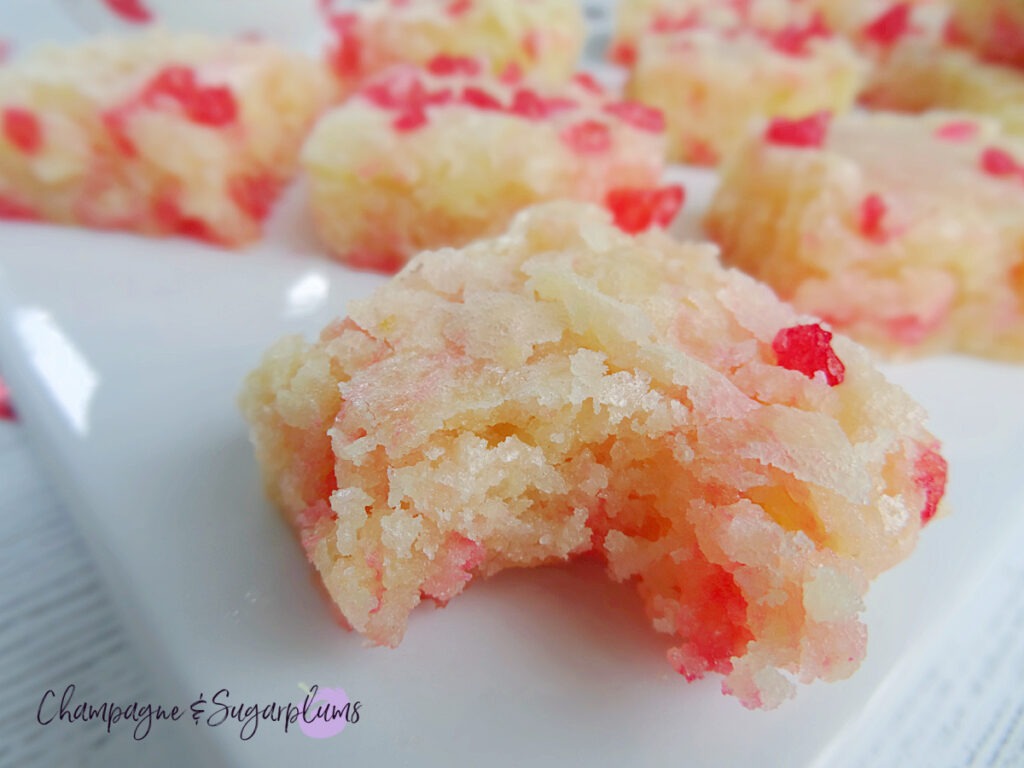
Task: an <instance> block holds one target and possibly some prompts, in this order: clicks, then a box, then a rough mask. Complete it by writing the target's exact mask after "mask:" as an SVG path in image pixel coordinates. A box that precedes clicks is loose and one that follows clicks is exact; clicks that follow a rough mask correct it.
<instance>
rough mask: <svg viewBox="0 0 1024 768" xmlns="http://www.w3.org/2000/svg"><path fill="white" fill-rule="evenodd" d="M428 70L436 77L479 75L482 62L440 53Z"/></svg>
mask: <svg viewBox="0 0 1024 768" xmlns="http://www.w3.org/2000/svg"><path fill="white" fill-rule="evenodd" d="M427 70H428V71H429V72H430V73H431V74H434V75H438V76H440V77H446V76H448V75H479V74H480V62H479V61H477V60H476V59H474V58H470V57H469V56H449V55H448V54H446V53H439V54H438V55H437V56H435V57H434V58H432V59H431V60H430V61H429V62H428V63H427Z"/></svg>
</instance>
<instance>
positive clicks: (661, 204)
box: [604, 184, 686, 234]
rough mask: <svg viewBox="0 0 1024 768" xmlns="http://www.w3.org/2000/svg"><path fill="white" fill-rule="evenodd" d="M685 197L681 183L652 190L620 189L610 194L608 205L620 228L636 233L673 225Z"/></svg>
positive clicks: (606, 200)
mask: <svg viewBox="0 0 1024 768" xmlns="http://www.w3.org/2000/svg"><path fill="white" fill-rule="evenodd" d="M685 197H686V193H685V190H684V189H683V187H682V186H680V185H679V184H672V185H669V186H666V187H661V188H658V187H653V188H650V189H637V188H626V187H620V188H618V189H613V190H611V191H610V192H609V193H608V195H607V196H606V197H605V201H604V204H605V207H606V208H608V210H610V211H611V212H612V216H613V218H614V219H615V224H616V226H617V227H618V228H619V229H621V230H622V231H623V232H628V233H629V234H636V233H638V232H643V231H644V230H646V229H649V228H651V227H667V226H668V225H669V224H671V223H672V221H673V220H674V219H675V217H676V214H678V213H679V209H680V208H681V207H682V205H683V200H684V199H685Z"/></svg>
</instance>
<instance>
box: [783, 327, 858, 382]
mask: <svg viewBox="0 0 1024 768" xmlns="http://www.w3.org/2000/svg"><path fill="white" fill-rule="evenodd" d="M772 349H773V350H774V351H775V357H776V359H777V360H778V362H779V365H781V366H782V367H783V368H786V369H788V370H790V371H799V372H800V373H802V374H803V375H804V376H806V377H807V378H809V379H813V378H814V375H815V374H816V373H818V371H822V372H824V374H825V381H826V382H828V385H829V386H830V387H834V386H836V385H837V384H842V383H843V379H844V378H845V376H846V366H844V365H843V361H842V360H840V359H839V356H838V355H836V353H835V350H833V349H832V333H831V332H830V331H826V330H825V329H824V328H822V327H821V326H820V325H818V324H817V323H811V324H808V325H795V326H793V327H791V328H783V329H782V330H781V331H779V332H778V333H777V334H776V335H775V340H774V341H772Z"/></svg>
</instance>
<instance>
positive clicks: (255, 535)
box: [0, 172, 1024, 768]
mask: <svg viewBox="0 0 1024 768" xmlns="http://www.w3.org/2000/svg"><path fill="white" fill-rule="evenodd" d="M687 174H688V172H682V175H683V176H684V177H686V176H687ZM689 181H690V182H691V184H690V187H691V196H690V197H691V199H690V202H689V203H688V205H689V206H690V207H691V218H692V214H693V213H694V212H696V211H697V210H699V209H700V207H701V205H702V204H703V203H705V202H706V200H707V194H708V190H709V184H708V177H707V176H706V175H704V176H693V177H690V178H689ZM297 195H298V192H297V191H293V194H292V199H291V200H290V201H289V202H288V203H287V204H286V205H284V206H283V207H282V208H281V209H280V210H279V211H278V215H277V217H276V220H275V224H274V227H273V228H272V232H271V235H270V237H269V238H268V240H267V241H266V242H265V243H263V244H262V245H261V246H260V247H259V248H257V249H254V250H253V251H250V252H246V253H225V252H223V251H219V250H216V249H213V248H208V247H205V246H202V245H199V244H194V243H191V242H188V241H184V240H163V241H159V240H147V239H141V238H137V237H133V236H130V235H117V234H100V233H94V232H86V231H81V230H75V229H63V228H56V227H47V226H34V225H16V224H5V225H0V242H2V244H3V245H2V255H0V367H2V368H3V370H4V372H5V374H6V376H7V377H8V379H9V382H10V385H11V387H12V390H13V392H14V396H15V399H16V402H17V403H18V408H19V411H20V413H21V414H22V415H23V417H24V420H25V423H26V425H27V427H28V429H29V431H30V433H31V435H32V437H33V438H34V439H35V441H36V442H37V445H38V447H39V449H40V451H41V453H42V454H43V455H44V456H45V458H46V459H47V460H48V461H49V462H50V464H51V469H52V472H53V477H54V478H55V480H56V481H57V482H58V483H59V485H60V487H61V488H62V490H63V492H64V496H65V499H66V500H67V501H68V502H69V505H70V507H71V509H72V510H73V512H74V514H75V515H76V518H77V521H78V523H79V525H80V527H81V529H82V531H83V533H84V534H85V536H86V538H87V539H88V540H89V542H90V543H91V545H92V548H93V552H94V553H95V555H96V557H97V560H98V561H99V564H100V566H101V568H102V569H103V570H104V572H105V575H106V577H107V578H108V580H109V583H110V585H111V588H112V590H113V592H114V593H115V595H116V597H117V598H118V601H119V603H120V605H121V607H122V609H123V614H124V617H125V619H126V623H127V625H128V626H129V628H130V630H131V631H132V632H133V633H134V635H135V637H136V640H137V641H138V642H139V644H140V647H141V648H142V649H143V651H144V654H145V657H146V658H148V659H149V660H150V661H151V663H152V664H153V667H154V669H156V670H157V671H158V672H159V673H160V674H161V675H162V678H163V681H164V688H163V695H164V696H165V697H166V698H165V699H164V700H163V702H162V703H164V704H166V705H168V706H170V705H173V704H177V705H179V706H185V707H186V708H187V705H188V704H190V703H191V702H192V701H193V700H194V699H195V698H197V697H198V696H199V694H200V693H203V694H205V696H206V697H207V699H209V697H210V696H211V695H212V693H213V692H215V691H216V690H217V689H220V688H228V689H230V692H231V697H230V698H231V701H232V702H233V703H238V702H241V701H244V702H245V703H253V702H257V703H260V704H269V703H272V702H278V703H285V702H300V701H301V700H302V698H303V694H302V692H301V690H300V688H299V684H300V683H304V684H306V685H309V684H312V683H318V684H320V685H321V686H328V687H341V688H344V690H345V691H346V692H347V693H348V695H349V697H350V698H351V699H358V700H359V701H360V702H361V703H362V706H361V709H360V712H361V718H360V721H359V722H358V723H357V724H354V725H350V726H349V727H348V728H346V729H345V731H344V732H342V733H341V734H339V735H337V736H335V737H333V738H329V739H323V740H314V739H311V738H308V737H306V736H305V735H303V734H302V733H301V732H299V731H296V730H295V728H294V727H293V728H292V729H291V731H290V732H289V733H287V734H286V733H284V731H283V728H282V727H281V725H280V724H279V723H273V722H264V723H262V724H261V725H260V726H259V729H258V731H257V733H256V735H255V737H254V738H252V739H251V740H248V741H242V740H241V739H240V738H239V733H240V728H239V727H238V726H237V725H236V726H231V725H227V724H225V725H221V726H219V727H208V726H205V725H203V726H195V725H193V724H192V723H191V721H190V719H189V716H188V715H186V718H185V720H183V721H180V722H176V723H166V722H164V723H157V724H155V725H154V727H156V728H170V729H173V730H174V732H175V733H180V734H181V735H182V736H184V735H186V734H189V735H191V736H194V737H197V738H198V739H200V741H201V742H202V744H203V748H204V749H205V750H206V754H208V755H210V757H211V760H213V759H214V758H217V759H219V761H222V762H223V763H225V764H227V765H232V766H242V765H245V766H280V765H284V764H298V761H300V760H301V761H307V760H308V761H310V764H313V763H312V761H314V760H330V761H331V763H330V764H333V765H338V764H350V765H368V764H373V765H418V766H433V765H437V766H442V765H443V766H450V765H452V764H456V765H476V764H483V762H484V761H485V760H486V761H488V762H489V763H492V764H497V765H509V766H513V765H524V764H530V765H559V764H577V763H581V764H586V765H588V766H604V765H608V766H613V765H624V764H627V763H628V764H633V765H660V764H669V763H672V764H684V765H687V766H690V767H691V768H693V767H695V766H712V765H714V766H721V765H746V764H751V765H754V764H756V765H759V766H766V767H769V766H803V765H810V764H812V763H813V762H814V761H815V759H816V758H817V757H819V756H820V755H821V754H822V752H823V750H824V749H826V747H827V746H828V744H829V743H830V742H832V741H833V739H834V738H835V737H836V736H837V734H838V733H839V732H840V731H841V730H842V729H843V728H844V727H849V726H850V725H851V724H852V723H854V722H855V721H856V718H857V717H858V716H859V715H860V714H861V713H862V712H863V711H864V710H865V708H866V707H868V706H870V701H871V697H872V696H873V695H875V694H876V693H878V692H879V691H882V690H884V684H885V683H886V681H887V679H891V678H892V676H893V675H898V674H899V669H900V662H901V659H904V658H905V656H906V654H908V653H913V652H914V651H915V649H916V648H919V647H920V645H921V643H922V641H923V639H924V638H925V637H926V636H927V634H928V633H929V632H930V631H931V630H932V629H933V628H934V626H935V625H936V623H937V622H938V621H939V620H940V619H941V618H942V617H943V616H945V615H946V614H947V613H948V611H949V610H950V608H951V606H952V605H953V604H955V603H956V602H957V601H958V600H959V599H962V598H963V597H964V596H965V595H968V594H969V589H970V587H971V585H972V584H973V583H974V581H975V580H976V578H978V577H979V576H980V575H981V573H982V571H983V568H984V565H985V563H986V562H987V560H988V559H989V557H990V556H991V555H992V554H993V553H994V552H996V551H997V548H998V546H999V542H1000V541H1002V540H1003V538H1004V536H1005V534H1006V533H1007V531H1008V529H1009V528H1010V527H1011V526H1013V525H1015V520H1016V517H1017V515H1016V514H1015V513H1017V512H1019V511H1020V510H1021V509H1022V508H1024V505H1022V504H1021V496H1022V493H1021V492H1022V490H1024V479H1022V478H1021V477H1020V474H1019V463H1020V462H1019V457H1020V456H1021V455H1022V450H1024V411H1022V409H1021V406H1020V393H1021V392H1022V391H1024V369H1022V368H1012V367H1006V366H1000V365H995V364H990V363H984V362H979V361H974V360H967V359H960V358H946V359H939V360H933V361H929V362H922V363H917V364H914V365H908V366H901V367H898V368H892V369H891V372H892V374H893V375H894V377H895V378H896V379H897V380H898V381H900V382H901V383H903V384H904V385H905V386H906V387H907V388H908V389H910V391H911V392H912V393H913V394H915V395H916V396H917V397H918V398H919V399H920V400H921V401H923V402H924V403H925V405H927V406H928V407H929V408H930V410H931V412H932V414H933V426H934V428H935V431H936V432H937V433H938V435H939V436H940V437H942V438H944V439H945V441H946V453H947V456H948V458H949V460H950V464H951V467H952V469H951V483H952V484H951V495H952V501H953V506H954V507H955V508H956V513H955V515H953V516H952V517H950V518H948V519H944V520H939V521H936V522H935V523H934V524H933V525H932V526H930V527H929V528H928V529H927V531H926V533H925V535H924V536H923V539H922V542H921V545H920V547H919V549H918V551H917V553H916V554H915V555H914V556H913V557H912V558H911V559H910V560H909V561H908V562H907V563H905V564H904V565H902V566H900V567H898V568H897V569H895V570H894V571H892V572H890V573H889V574H886V575H885V576H883V577H882V578H881V579H880V580H879V581H878V582H877V583H876V585H875V586H874V588H873V589H872V592H871V594H870V596H869V611H868V622H869V626H870V633H871V639H870V647H869V653H868V659H867V661H866V663H865V664H864V666H863V667H862V669H861V670H860V671H859V672H858V673H857V674H856V675H855V676H854V677H853V678H851V679H850V680H848V681H845V682H842V683H838V684H834V685H816V686H812V687H810V688H805V689H803V690H801V692H800V695H799V697H798V698H797V700H796V701H794V702H792V703H790V704H787V705H785V706H783V707H782V708H781V709H779V710H777V711H774V712H748V711H746V710H744V709H742V708H741V707H740V706H739V704H737V703H736V701H735V700H733V699H732V698H728V697H724V696H722V695H721V694H720V693H719V691H718V684H719V681H718V680H717V679H713V678H712V679H708V680H705V681H702V682H700V683H697V684H693V685H688V684H686V682H685V681H684V680H683V679H682V678H681V677H679V676H678V675H676V674H675V673H673V672H672V671H671V669H670V668H669V666H668V664H667V662H666V661H665V658H664V649H665V648H666V647H667V645H668V642H667V640H666V639H665V638H663V637H661V636H658V635H656V634H655V633H654V632H653V631H652V630H651V629H650V628H649V627H648V623H647V621H646V620H645V618H644V616H643V613H642V610H641V608H640V606H639V603H638V601H637V600H636V599H635V597H634V595H633V594H632V591H631V590H630V589H629V588H628V587H626V586H621V585H612V584H609V583H607V581H606V580H605V579H604V577H603V575H602V574H601V573H600V571H599V570H598V569H596V568H595V567H592V566H589V567H588V566H582V567H571V568H549V569H542V570H536V571H532V572H526V571H524V572H507V573H504V574H501V575H499V576H498V577H496V578H494V579H492V580H490V581H489V582H484V583H480V584H477V585H474V586H473V587H472V588H471V589H469V590H468V591H467V593H466V594H464V595H462V596H460V597H459V598H457V599H456V600H454V601H453V602H452V603H451V605H449V606H448V607H447V608H445V609H443V610H437V609H432V608H429V607H423V608H420V609H418V610H417V611H416V612H415V614H414V615H413V617H412V620H411V623H410V628H409V632H408V634H407V636H406V638H405V640H404V642H403V644H402V646H401V647H400V648H399V649H397V650H387V649H380V648H366V647H363V645H362V643H361V642H360V639H359V638H358V637H357V636H356V635H353V634H349V633H346V632H345V631H343V630H341V629H339V627H338V626H336V625H335V623H334V622H333V620H332V618H331V613H330V610H329V609H328V605H327V603H326V601H325V600H324V599H323V598H322V597H321V595H320V593H319V592H318V591H317V589H316V588H315V586H314V583H313V578H312V574H311V571H310V569H309V568H308V566H307V565H306V563H305V561H304V558H303V555H302V552H301V549H300V547H299V546H298V544H297V543H296V542H295V541H294V540H293V537H292V535H291V534H290V532H289V531H288V530H287V528H286V526H285V525H284V524H283V523H282V522H281V521H280V520H279V519H278V517H277V516H276V514H275V512H274V510H273V509H271V507H270V506H269V505H268V504H267V502H266V501H265V500H264V499H263V496H262V492H261V488H260V482H259V479H258V476H257V469H256V466H255V463H254V461H253V458H252V454H251V451H250V447H249V444H248V441H247V437H246V426H245V424H244V423H243V422H242V420H241V418H240V417H239V415H238V412H237V410H236V408H235V405H234V398H235V395H236V393H237V390H238V387H239V382H240V381H241V379H242V377H243V375H244V374H245V373H246V372H247V371H248V370H249V369H250V368H251V367H252V366H253V365H254V364H255V363H256V362H257V360H258V358H259V355H260V353H261V352H262V350H263V349H264V348H265V347H266V346H267V345H268V344H269V343H270V342H271V341H273V340H274V339H275V338H277V337H278V336H280V335H282V334H283V333H286V332H300V333H306V334H312V333H314V332H316V331H317V330H318V329H319V328H320V327H321V326H322V325H323V324H325V323H326V322H327V321H328V320H329V319H331V318H333V317H335V316H337V315H339V314H341V313H343V312H344V308H345V303H346V301H347V300H349V299H350V298H352V297H356V296H362V295H364V294H366V293H367V292H368V291H370V290H371V289H372V287H373V286H375V285H376V284H379V283H380V282H381V280H382V278H380V277H377V276H373V275H368V274H365V273H355V272H350V271H347V270H345V269H343V268H341V267H337V266H334V265H332V264H329V263H327V262H325V261H324V260H322V259H321V258H320V257H319V256H318V255H317V253H316V248H315V246H314V245H313V244H312V243H309V242H307V241H305V240H304V239H303V235H302V233H303V232H304V231H305V229H304V227H303V226H302V223H303V219H302V216H301V214H299V213H298V210H297V207H298V202H299V201H297V200H296V199H295V198H296V196H297ZM69 682H71V681H69ZM115 727H116V726H115Z"/></svg>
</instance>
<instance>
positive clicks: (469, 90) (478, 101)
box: [461, 85, 504, 111]
mask: <svg viewBox="0 0 1024 768" xmlns="http://www.w3.org/2000/svg"><path fill="white" fill-rule="evenodd" d="M461 101H462V102H463V103H465V104H469V105H470V106H473V107H476V108H477V109H484V110H494V111H496V110H501V109H503V108H504V106H503V105H502V103H501V102H500V101H499V100H498V99H497V98H496V97H494V96H492V95H491V94H489V93H488V92H487V91H485V90H484V89H483V88H477V87H476V86H474V85H467V86H466V87H465V88H463V89H462V96H461Z"/></svg>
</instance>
